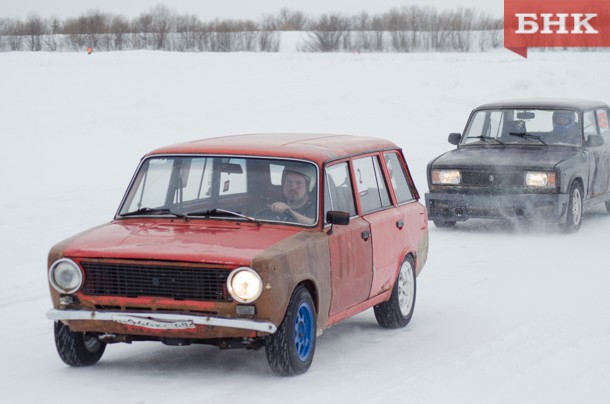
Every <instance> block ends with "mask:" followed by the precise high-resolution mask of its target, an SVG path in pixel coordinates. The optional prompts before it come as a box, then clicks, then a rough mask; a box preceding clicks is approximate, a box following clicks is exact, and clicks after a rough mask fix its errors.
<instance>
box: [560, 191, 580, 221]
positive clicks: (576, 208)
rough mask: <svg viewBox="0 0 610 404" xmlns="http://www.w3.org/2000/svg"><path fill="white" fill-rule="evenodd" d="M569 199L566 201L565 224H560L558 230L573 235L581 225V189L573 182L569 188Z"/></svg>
mask: <svg viewBox="0 0 610 404" xmlns="http://www.w3.org/2000/svg"><path fill="white" fill-rule="evenodd" d="M569 195H570V199H569V200H568V213H567V215H566V222H565V223H564V224H561V226H560V228H561V230H562V231H563V232H564V233H575V232H577V231H578V229H580V225H581V224H582V210H583V204H582V198H583V191H582V187H581V186H580V184H579V183H578V182H573V183H572V186H571V187H570V194H569Z"/></svg>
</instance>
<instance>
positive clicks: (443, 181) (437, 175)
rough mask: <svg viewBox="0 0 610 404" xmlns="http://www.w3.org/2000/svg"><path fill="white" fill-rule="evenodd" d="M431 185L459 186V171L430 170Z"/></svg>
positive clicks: (460, 175) (460, 178)
mask: <svg viewBox="0 0 610 404" xmlns="http://www.w3.org/2000/svg"><path fill="white" fill-rule="evenodd" d="M431 174H432V175H431V177H432V184H433V185H459V184H460V183H461V182H462V173H461V172H460V170H432V172H431Z"/></svg>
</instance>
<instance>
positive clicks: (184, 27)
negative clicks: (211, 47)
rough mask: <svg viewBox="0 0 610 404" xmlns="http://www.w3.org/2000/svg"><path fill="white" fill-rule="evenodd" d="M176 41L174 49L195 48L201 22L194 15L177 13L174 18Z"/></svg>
mask: <svg viewBox="0 0 610 404" xmlns="http://www.w3.org/2000/svg"><path fill="white" fill-rule="evenodd" d="M175 24H176V33H177V35H178V39H179V41H178V43H177V44H176V50H178V51H186V50H195V49H196V47H197V39H198V37H199V32H200V31H201V28H202V24H201V21H200V20H199V18H197V16H195V15H178V16H176V20H175Z"/></svg>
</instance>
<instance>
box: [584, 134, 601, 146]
mask: <svg viewBox="0 0 610 404" xmlns="http://www.w3.org/2000/svg"><path fill="white" fill-rule="evenodd" d="M603 144H604V138H603V137H602V135H589V137H588V138H587V141H586V142H585V145H586V146H588V147H597V146H602V145H603Z"/></svg>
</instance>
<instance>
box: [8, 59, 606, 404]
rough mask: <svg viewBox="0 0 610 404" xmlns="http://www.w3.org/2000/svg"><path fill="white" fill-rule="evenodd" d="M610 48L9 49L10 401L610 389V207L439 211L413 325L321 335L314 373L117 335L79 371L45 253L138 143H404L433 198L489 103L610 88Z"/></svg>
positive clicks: (102, 198) (86, 210)
mask: <svg viewBox="0 0 610 404" xmlns="http://www.w3.org/2000/svg"><path fill="white" fill-rule="evenodd" d="M608 66H610V53H601V52H600V53H574V52H562V53H537V52H530V57H529V59H527V60H525V59H522V58H520V57H519V56H516V55H514V54H512V53H511V52H508V51H505V50H499V51H497V52H493V53H482V54H476V53H475V54H359V55H355V54H350V53H345V54H330V55H325V54H302V53H291V52H282V53H278V54H204V53H199V54H180V53H171V54H170V53H161V52H159V53H155V52H125V53H94V54H92V55H87V54H85V53H83V54H75V53H53V54H51V53H2V54H0V95H1V97H0V139H1V141H2V147H0V210H1V211H2V215H1V216H0V246H2V247H1V249H2V256H3V257H4V263H3V265H2V266H1V267H0V275H1V276H2V282H0V320H1V322H2V325H3V326H2V328H1V329H0V358H1V360H0V387H1V389H0V391H1V392H2V397H3V398H2V401H3V402H6V403H48V404H51V403H66V402H77V400H78V401H81V400H82V401H83V402H87V403H91V404H94V403H104V404H106V403H127V404H139V403H147V404H148V403H221V402H225V403H226V402H235V403H237V402H246V403H262V402H265V403H331V402H332V403H379V402H385V403H407V402H408V403H418V404H422V403H469V404H472V403H482V404H483V403H484V404H489V403H494V404H496V403H575V402H578V403H608V402H610V383H609V380H610V316H609V311H610V293H608V286H609V285H610V271H609V270H608V268H609V267H610V265H608V261H609V258H610V249H609V248H608V246H609V245H610V244H609V243H610V241H609V240H610V236H609V234H610V216H607V215H606V214H605V210H604V209H603V208H602V207H599V208H596V209H594V210H591V211H589V212H587V214H586V215H585V217H584V223H583V225H582V228H581V230H580V232H579V233H577V234H574V235H569V236H566V235H561V234H559V233H558V232H557V231H556V230H555V229H554V228H537V227H521V226H511V225H506V224H503V223H498V222H489V223H488V222H481V221H478V222H477V221H473V222H472V223H471V222H467V223H465V224H462V225H458V226H457V227H456V228H455V229H436V228H435V227H434V226H433V225H431V226H430V255H429V260H428V263H427V265H426V267H425V268H424V270H423V272H422V274H421V275H420V277H419V278H418V295H417V297H418V299H417V304H416V309H415V315H414V318H413V321H412V322H411V324H410V325H409V326H408V327H407V328H406V329H403V330H395V331H388V330H385V329H382V328H380V327H379V326H378V325H377V323H376V321H375V318H374V315H373V313H372V311H368V312H365V313H362V314H360V315H358V316H356V317H355V318H352V319H350V320H347V321H345V322H343V323H341V324H339V325H337V326H335V327H332V328H331V329H329V330H328V331H327V332H325V333H324V335H323V336H322V337H321V338H320V339H319V340H318V347H317V350H316V356H315V359H314V362H313V365H312V367H311V369H310V370H309V372H308V373H307V374H305V375H303V376H300V377H295V378H278V377H275V376H273V374H272V373H271V370H270V369H269V367H268V365H267V361H266V357H265V353H264V351H262V350H261V351H257V352H251V351H245V350H236V351H220V350H218V349H217V348H215V347H209V346H189V347H167V346H164V345H162V344H160V343H134V344H133V345H125V344H124V345H112V346H109V347H108V349H107V350H106V354H105V355H104V357H103V358H102V360H101V361H100V363H99V364H98V365H96V366H94V367H90V368H84V369H73V368H69V367H67V366H66V365H64V364H63V362H61V360H60V359H59V357H58V356H57V353H56V351H55V347H54V343H53V334H52V323H51V321H49V320H47V319H46V317H45V313H46V311H47V310H48V309H49V308H50V307H51V301H50V298H49V296H48V290H47V281H46V255H47V252H48V249H49V248H50V247H51V246H52V245H53V244H54V243H56V242H58V241H60V240H62V239H64V238H66V237H68V236H70V235H72V234H74V233H76V232H79V231H81V230H84V229H86V228H89V227H92V226H94V225H96V224H100V223H103V222H105V221H108V220H110V219H111V218H112V217H113V215H114V213H115V210H116V208H117V207H118V204H119V201H120V199H121V197H122V194H123V192H124V190H125V188H126V186H127V184H128V182H129V180H130V178H131V175H132V173H133V171H134V170H135V168H136V165H137V163H138V161H139V159H140V157H141V156H142V155H143V154H144V153H146V152H147V151H149V150H151V149H153V148H156V147H158V146H162V145H166V144H170V143H175V142H180V141H184V140H189V139H195V138H202V137H211V136H217V135H226V134H236V133H250V132H321V133H351V134H359V135H370V136H379V137H385V138H388V139H390V140H393V141H394V142H396V143H397V144H398V145H400V146H401V147H402V148H403V149H404V151H405V155H406V157H407V160H408V162H409V165H410V168H411V170H412V172H413V174H414V177H415V180H416V184H417V186H418V188H419V191H420V193H421V194H422V195H423V193H424V192H426V191H427V184H426V180H425V168H426V164H427V162H428V161H429V160H431V159H432V158H433V157H435V156H436V155H438V154H440V153H442V152H443V151H445V150H448V149H449V148H450V147H451V145H449V143H447V135H448V134H449V133H450V132H460V131H462V129H463V127H464V124H465V122H466V118H467V116H468V113H469V112H470V110H471V109H472V108H474V107H475V106H476V105H478V104H481V103H484V102H488V101H493V100H497V99H505V98H520V97H577V98H593V99H600V100H603V101H606V102H610V79H609V78H608Z"/></svg>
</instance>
